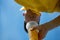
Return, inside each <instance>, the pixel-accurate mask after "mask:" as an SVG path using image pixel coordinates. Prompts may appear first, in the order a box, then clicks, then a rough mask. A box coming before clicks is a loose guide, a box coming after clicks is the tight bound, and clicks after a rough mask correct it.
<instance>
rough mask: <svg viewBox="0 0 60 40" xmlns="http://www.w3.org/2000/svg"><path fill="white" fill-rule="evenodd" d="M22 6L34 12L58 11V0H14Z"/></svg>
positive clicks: (59, 8)
mask: <svg viewBox="0 0 60 40" xmlns="http://www.w3.org/2000/svg"><path fill="white" fill-rule="evenodd" d="M15 1H16V2H17V3H18V4H20V5H22V6H24V7H25V8H26V10H28V9H31V10H33V11H34V12H37V13H39V12H60V0H15Z"/></svg>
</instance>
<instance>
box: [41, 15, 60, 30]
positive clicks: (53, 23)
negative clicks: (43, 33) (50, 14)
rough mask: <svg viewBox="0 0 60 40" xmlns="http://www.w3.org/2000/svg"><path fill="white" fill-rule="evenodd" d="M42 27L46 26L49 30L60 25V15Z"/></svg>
mask: <svg viewBox="0 0 60 40" xmlns="http://www.w3.org/2000/svg"><path fill="white" fill-rule="evenodd" d="M40 26H41V27H44V28H46V29H47V30H48V31H49V30H52V29H54V28H56V27H58V26H60V16H58V17H56V18H55V19H53V20H52V21H50V22H47V23H45V24H42V25H40Z"/></svg>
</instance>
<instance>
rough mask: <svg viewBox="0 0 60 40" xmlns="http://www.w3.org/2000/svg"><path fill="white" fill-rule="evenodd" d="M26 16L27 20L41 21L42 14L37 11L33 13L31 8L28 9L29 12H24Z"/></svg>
mask: <svg viewBox="0 0 60 40" xmlns="http://www.w3.org/2000/svg"><path fill="white" fill-rule="evenodd" d="M24 17H25V22H29V21H36V22H39V20H40V16H38V15H37V14H36V13H33V12H32V11H31V10H27V12H26V13H24Z"/></svg>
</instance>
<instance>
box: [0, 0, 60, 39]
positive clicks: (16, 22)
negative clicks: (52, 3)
mask: <svg viewBox="0 0 60 40" xmlns="http://www.w3.org/2000/svg"><path fill="white" fill-rule="evenodd" d="M21 7H22V6H20V5H18V4H17V3H16V2H14V0H0V8H1V10H0V12H1V13H0V40H28V34H27V33H26V32H25V31H24V27H23V26H24V24H23V23H24V17H23V15H22V14H23V11H20V10H19V9H20V8H21ZM59 15H60V14H59V13H58V12H55V13H53V14H48V13H42V16H41V24H43V23H46V22H49V21H51V20H52V19H54V18H56V17H57V16H59ZM44 40H60V26H59V27H57V28H55V29H53V30H51V31H49V32H48V34H47V36H46V37H45V39H44Z"/></svg>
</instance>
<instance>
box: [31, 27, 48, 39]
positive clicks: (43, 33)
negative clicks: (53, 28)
mask: <svg viewBox="0 0 60 40" xmlns="http://www.w3.org/2000/svg"><path fill="white" fill-rule="evenodd" d="M35 29H38V30H39V33H38V39H44V38H45V36H46V34H47V32H48V30H46V28H45V27H44V26H41V27H39V26H38V27H33V28H32V29H31V31H33V30H35Z"/></svg>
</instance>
